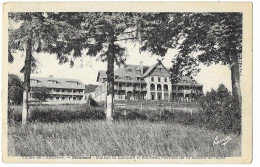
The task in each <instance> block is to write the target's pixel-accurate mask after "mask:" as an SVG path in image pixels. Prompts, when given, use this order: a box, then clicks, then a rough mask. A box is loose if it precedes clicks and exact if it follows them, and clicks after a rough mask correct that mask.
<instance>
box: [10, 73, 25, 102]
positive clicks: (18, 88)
mask: <svg viewBox="0 0 260 167" xmlns="http://www.w3.org/2000/svg"><path fill="white" fill-rule="evenodd" d="M22 101H23V83H22V81H21V79H20V78H19V77H18V76H17V75H15V74H8V102H9V103H14V104H21V103H22Z"/></svg>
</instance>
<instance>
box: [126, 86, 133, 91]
mask: <svg viewBox="0 0 260 167" xmlns="http://www.w3.org/2000/svg"><path fill="white" fill-rule="evenodd" d="M125 90H126V91H131V92H132V91H133V90H134V88H133V87H126V88H125Z"/></svg>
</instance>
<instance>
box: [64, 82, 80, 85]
mask: <svg viewBox="0 0 260 167" xmlns="http://www.w3.org/2000/svg"><path fill="white" fill-rule="evenodd" d="M66 83H67V84H69V85H78V84H79V83H78V82H75V81H66Z"/></svg>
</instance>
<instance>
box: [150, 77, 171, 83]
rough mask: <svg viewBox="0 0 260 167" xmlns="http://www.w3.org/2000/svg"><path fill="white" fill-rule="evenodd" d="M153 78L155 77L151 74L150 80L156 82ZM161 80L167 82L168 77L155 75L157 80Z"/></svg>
mask: <svg viewBox="0 0 260 167" xmlns="http://www.w3.org/2000/svg"><path fill="white" fill-rule="evenodd" d="M155 78H156V77H155V76H152V77H151V81H152V82H156V81H155ZM162 81H164V82H168V77H159V76H158V77H157V82H162Z"/></svg>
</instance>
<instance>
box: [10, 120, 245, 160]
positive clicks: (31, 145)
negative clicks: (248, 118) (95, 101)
mask: <svg viewBox="0 0 260 167" xmlns="http://www.w3.org/2000/svg"><path fill="white" fill-rule="evenodd" d="M216 136H218V137H219V139H223V138H225V137H226V136H227V134H223V133H221V132H218V131H211V130H206V129H203V128H196V127H192V126H187V125H181V124H177V123H171V122H149V121H141V120H135V121H114V122H110V121H105V120H100V121H76V122H63V123H57V122H53V123H35V122H32V123H30V124H28V125H27V126H26V127H23V126H21V125H20V124H13V125H10V126H9V127H8V153H9V155H10V156H55V155H56V156H89V155H91V156H162V157H164V156H165V157H166V156H167V157H169V156H170V157H192V158H200V157H201V158H203V157H234V156H240V154H241V153H240V151H241V150H240V148H241V139H240V136H239V135H235V134H229V136H230V137H231V138H232V140H231V141H229V142H228V143H227V144H226V145H221V144H217V145H213V141H214V140H215V138H216Z"/></svg>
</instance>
